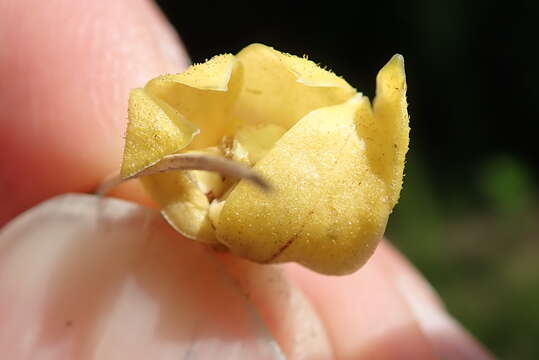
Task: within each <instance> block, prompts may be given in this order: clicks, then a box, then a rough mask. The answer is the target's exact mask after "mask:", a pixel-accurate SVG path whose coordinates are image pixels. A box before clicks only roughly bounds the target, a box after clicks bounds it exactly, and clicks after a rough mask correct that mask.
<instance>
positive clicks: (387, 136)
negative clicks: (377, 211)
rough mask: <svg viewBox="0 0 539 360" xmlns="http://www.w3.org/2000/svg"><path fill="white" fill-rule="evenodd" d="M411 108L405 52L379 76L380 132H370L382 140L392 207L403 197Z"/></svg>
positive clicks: (377, 125)
mask: <svg viewBox="0 0 539 360" xmlns="http://www.w3.org/2000/svg"><path fill="white" fill-rule="evenodd" d="M407 108H408V104H407V102H406V74H405V71H404V59H403V58H402V56H401V55H395V56H393V57H392V58H391V60H389V62H388V63H387V64H386V65H385V66H384V67H383V68H382V70H380V72H379V73H378V76H377V77H376V97H375V98H374V115H375V118H376V123H375V128H376V129H377V130H376V131H377V132H378V134H370V135H369V136H368V137H369V138H371V139H374V141H376V142H378V143H379V149H380V152H379V154H377V156H378V155H379V156H382V157H386V159H384V160H382V162H383V163H384V164H385V169H386V170H385V173H384V181H386V182H387V183H388V184H389V186H390V191H389V195H390V202H391V207H393V206H395V204H396V203H397V201H398V200H399V195H400V191H401V189H402V180H403V176H404V163H405V160H406V153H407V152H408V144H409V141H410V139H409V134H410V126H409V116H408V109H407ZM365 137H367V136H365Z"/></svg>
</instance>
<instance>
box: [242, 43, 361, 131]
mask: <svg viewBox="0 0 539 360" xmlns="http://www.w3.org/2000/svg"><path fill="white" fill-rule="evenodd" d="M237 58H238V60H239V62H241V64H242V65H243V76H244V81H243V86H242V88H241V92H240V94H239V97H238V99H237V101H236V107H235V109H234V118H235V119H237V120H238V121H239V122H240V123H241V124H275V125H278V126H280V127H282V128H284V129H289V128H290V127H291V126H293V125H294V124H295V123H296V122H297V121H298V120H299V119H301V118H302V117H303V116H304V115H306V114H307V113H309V112H310V111H312V110H315V109H318V108H321V107H324V106H329V105H335V104H340V103H342V102H344V101H346V100H348V99H350V98H351V97H352V96H353V95H354V94H355V93H356V90H355V89H354V88H352V87H351V86H350V85H348V83H347V82H346V81H345V80H343V79H341V78H339V77H338V76H336V75H334V74H332V73H331V72H329V71H326V70H323V69H321V68H320V67H318V66H317V65H316V64H315V63H313V62H312V61H309V60H306V59H303V58H299V57H297V56H292V55H288V54H283V53H281V52H279V51H276V50H274V49H273V48H271V47H268V46H265V45H261V44H253V45H250V46H248V47H246V48H245V49H243V50H242V51H241V52H240V53H239V54H238V55H237Z"/></svg>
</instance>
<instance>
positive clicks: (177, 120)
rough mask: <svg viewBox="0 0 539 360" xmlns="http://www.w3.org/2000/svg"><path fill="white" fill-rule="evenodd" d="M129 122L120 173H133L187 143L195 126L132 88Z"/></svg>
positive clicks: (196, 130)
mask: <svg viewBox="0 0 539 360" xmlns="http://www.w3.org/2000/svg"><path fill="white" fill-rule="evenodd" d="M128 117H129V123H128V126H127V134H126V138H125V149H124V159H123V162H122V170H121V176H122V177H124V178H127V177H130V176H133V175H135V174H136V173H138V172H140V171H142V170H144V169H145V168H147V167H148V166H150V165H153V164H155V163H156V162H158V161H159V160H161V159H162V158H163V156H165V155H168V154H171V153H174V152H176V151H179V150H181V149H183V148H184V147H186V146H187V145H189V143H190V142H191V141H192V140H193V137H195V136H196V135H197V134H198V129H197V128H196V127H195V126H194V125H193V124H191V123H190V122H189V121H187V120H186V119H185V117H183V116H182V114H180V113H178V112H177V111H176V110H174V109H173V108H171V107H170V106H169V105H167V104H165V103H163V102H162V101H159V100H157V99H155V98H153V97H152V96H150V95H149V94H148V93H147V92H146V91H145V90H144V89H134V90H133V91H131V94H130V96H129V108H128Z"/></svg>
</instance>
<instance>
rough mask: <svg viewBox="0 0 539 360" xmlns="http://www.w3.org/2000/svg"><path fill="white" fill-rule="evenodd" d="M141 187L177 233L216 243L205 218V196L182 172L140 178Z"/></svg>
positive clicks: (206, 211) (212, 231)
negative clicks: (158, 205)
mask: <svg viewBox="0 0 539 360" xmlns="http://www.w3.org/2000/svg"><path fill="white" fill-rule="evenodd" d="M141 181H142V183H143V184H144V188H145V189H146V190H147V191H148V192H149V193H150V195H151V196H152V198H153V199H154V200H156V201H157V202H158V203H159V204H160V205H161V214H162V215H163V217H164V218H165V219H166V220H167V222H168V223H169V224H170V225H171V226H172V227H173V228H174V229H176V231H178V232H179V233H180V234H182V235H184V236H186V237H188V238H190V239H196V240H198V241H202V242H210V243H211V242H216V239H215V231H214V230H213V227H212V225H211V222H210V219H209V217H208V209H209V206H210V203H209V201H208V198H207V197H206V195H205V194H204V193H203V192H202V191H201V190H200V189H199V187H198V186H197V185H196V184H195V183H194V182H193V181H192V180H191V179H190V178H189V176H188V174H187V172H185V171H173V172H169V173H162V174H155V175H150V176H145V177H143V178H141Z"/></svg>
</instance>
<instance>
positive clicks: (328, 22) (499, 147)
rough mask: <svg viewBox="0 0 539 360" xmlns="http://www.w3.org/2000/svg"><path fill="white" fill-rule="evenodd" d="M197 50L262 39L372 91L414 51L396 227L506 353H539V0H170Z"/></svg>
mask: <svg viewBox="0 0 539 360" xmlns="http://www.w3.org/2000/svg"><path fill="white" fill-rule="evenodd" d="M158 3H159V4H160V6H161V7H162V9H163V10H164V12H165V13H166V15H167V16H168V17H169V19H170V21H171V22H172V23H173V24H174V26H175V27H176V29H177V30H178V32H179V33H180V35H181V37H182V39H183V41H184V43H185V45H186V47H187V50H188V52H189V54H190V56H191V59H192V60H193V62H203V61H204V60H205V59H207V58H210V57H212V56H213V55H216V54H218V53H236V52H238V51H239V50H240V49H241V48H243V47H244V46H246V45H248V44H250V43H253V42H261V43H264V44H266V45H271V46H273V47H275V48H276V49H278V50H281V51H286V52H289V53H292V54H295V55H303V54H308V55H309V58H310V59H312V60H314V61H316V62H318V63H321V64H323V65H327V66H328V67H330V68H331V69H332V70H333V71H335V72H336V73H337V74H338V75H342V76H343V77H344V78H345V79H346V80H347V81H348V82H349V83H350V84H351V85H352V86H354V87H356V88H358V89H359V90H360V91H362V92H363V93H365V94H367V95H369V97H371V98H372V96H373V95H374V79H375V76H376V73H377V72H378V70H379V69H380V68H381V67H382V66H383V65H384V64H385V62H386V61H387V60H388V59H389V58H390V57H391V55H393V54H394V53H396V52H399V53H401V54H403V55H404V57H405V61H406V71H407V76H408V100H409V103H410V106H409V112H410V115H411V128H412V133H411V148H410V153H409V160H408V164H407V169H406V173H407V175H406V181H405V189H404V192H403V194H402V198H401V202H400V204H399V205H398V206H397V208H396V210H395V213H394V215H393V216H392V218H391V219H390V224H389V228H388V236H389V237H390V238H391V239H392V240H393V242H394V243H395V244H396V245H397V246H398V247H399V248H400V249H401V250H402V251H403V252H404V253H405V254H406V255H408V256H409V257H410V258H411V259H412V261H413V262H414V263H415V264H416V265H417V266H418V267H419V268H420V270H421V271H422V272H423V273H424V274H425V276H426V277H427V278H428V279H429V280H430V281H431V282H432V283H433V285H434V287H435V288H436V289H437V290H438V291H439V292H440V294H441V295H442V297H443V299H444V301H445V302H446V303H447V306H448V308H449V311H450V312H451V313H453V314H454V315H455V316H456V317H457V318H459V319H460V320H461V321H462V322H463V323H464V325H465V326H466V327H467V328H469V329H470V330H471V331H472V332H473V333H474V334H475V335H476V336H477V337H478V338H479V339H480V340H481V341H483V342H484V343H486V344H487V346H488V347H489V348H491V349H492V350H493V351H494V352H495V353H496V354H497V355H498V356H500V357H501V358H504V359H539V347H538V346H536V344H535V343H536V342H537V339H539V266H538V264H539V241H538V240H539V225H538V224H539V201H538V197H537V195H538V175H539V159H538V157H537V155H536V153H537V151H535V149H536V147H537V142H538V141H537V137H538V135H539V126H538V122H539V116H538V115H539V101H538V98H539V64H538V61H537V57H538V55H539V51H538V41H537V37H538V35H539V31H538V30H537V27H538V22H539V20H538V19H539V16H538V15H539V11H538V10H539V5H538V4H539V2H535V1H521V0H520V1H519V0H516V1H511V2H499V1H492V0H490V1H487V0H478V1H463V0H455V1H450V0H445V1H428V0H423V1H420V0H414V1H408V2H406V1H402V0H401V1H378V2H376V1H355V2H337V1H325V2H314V1H312V2H299V1H298V2H290V3H278V2H267V1H264V2H256V3H254V2H253V3H248V2H245V3H243V2H232V1H220V2H211V1H189V2H183V1H182V2H179V1H166V0H161V1H158Z"/></svg>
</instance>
